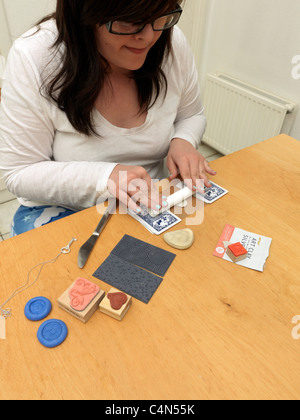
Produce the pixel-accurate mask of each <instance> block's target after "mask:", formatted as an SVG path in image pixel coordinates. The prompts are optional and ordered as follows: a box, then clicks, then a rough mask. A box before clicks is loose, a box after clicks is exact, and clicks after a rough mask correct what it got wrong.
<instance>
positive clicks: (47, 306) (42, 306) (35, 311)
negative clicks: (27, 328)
mask: <svg viewBox="0 0 300 420" xmlns="http://www.w3.org/2000/svg"><path fill="white" fill-rule="evenodd" d="M51 309H52V304H51V302H50V300H49V299H47V298H45V297H43V296H38V297H35V298H33V299H31V300H30V301H29V302H27V304H26V306H25V309H24V313H25V316H26V318H27V319H29V320H30V321H41V320H42V319H44V318H46V316H48V315H49V314H50V312H51Z"/></svg>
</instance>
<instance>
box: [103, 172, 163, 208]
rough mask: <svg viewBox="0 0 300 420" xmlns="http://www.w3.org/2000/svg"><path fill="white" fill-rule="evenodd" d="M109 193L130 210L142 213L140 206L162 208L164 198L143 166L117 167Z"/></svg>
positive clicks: (110, 180)
mask: <svg viewBox="0 0 300 420" xmlns="http://www.w3.org/2000/svg"><path fill="white" fill-rule="evenodd" d="M107 186H108V191H109V192H110V194H112V195H114V196H115V197H117V198H118V199H119V200H120V201H121V202H122V203H123V204H125V205H126V206H127V207H128V208H130V209H131V210H133V211H135V212H136V213H140V212H141V208H140V205H143V206H146V207H147V208H151V209H153V210H159V209H160V208H161V207H162V206H163V203H162V197H161V196H160V194H159V192H158V190H157V189H156V188H155V186H154V184H153V181H152V179H151V177H150V175H149V174H148V172H147V171H146V170H145V169H144V168H143V167H142V166H129V165H117V166H116V167H115V168H114V170H113V171H112V173H111V175H110V177H109V180H108V184H107Z"/></svg>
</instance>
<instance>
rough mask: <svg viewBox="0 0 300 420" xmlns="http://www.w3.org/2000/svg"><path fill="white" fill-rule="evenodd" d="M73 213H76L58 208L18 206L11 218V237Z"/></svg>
mask: <svg viewBox="0 0 300 420" xmlns="http://www.w3.org/2000/svg"><path fill="white" fill-rule="evenodd" d="M74 213H76V212H75V211H73V210H69V209H66V208H64V207H60V206H37V207H25V206H20V207H19V208H18V210H17V211H16V213H15V215H14V218H13V222H12V225H11V236H17V235H20V234H21V233H24V232H28V231H29V230H32V229H35V228H37V227H40V226H44V225H47V224H48V223H51V222H54V221H55V220H59V219H62V218H64V217H66V216H70V215H71V214H74Z"/></svg>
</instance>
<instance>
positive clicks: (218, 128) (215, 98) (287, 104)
mask: <svg viewBox="0 0 300 420" xmlns="http://www.w3.org/2000/svg"><path fill="white" fill-rule="evenodd" d="M203 103H204V107H205V114H206V117H207V129H206V133H205V135H204V137H203V142H204V143H206V144H208V145H209V146H211V147H213V148H214V149H216V150H218V151H219V152H221V153H222V154H224V155H228V154H229V153H232V152H235V151H237V150H241V149H243V148H245V147H248V146H251V145H253V144H255V143H259V142H261V141H263V140H267V139H268V138H271V137H274V136H277V135H279V134H282V133H285V134H289V133H290V130H291V128H292V124H293V122H294V118H295V114H296V110H297V105H296V104H295V103H293V102H291V101H288V100H286V99H284V98H280V97H279V96H276V95H273V94H271V93H268V92H266V91H264V90H262V89H259V88H256V87H254V86H251V85H248V84H246V83H244V82H242V81H240V80H237V79H234V78H232V77H231V76H228V75H225V74H222V73H219V74H217V75H212V74H208V75H207V79H206V85H205V92H204V97H203Z"/></svg>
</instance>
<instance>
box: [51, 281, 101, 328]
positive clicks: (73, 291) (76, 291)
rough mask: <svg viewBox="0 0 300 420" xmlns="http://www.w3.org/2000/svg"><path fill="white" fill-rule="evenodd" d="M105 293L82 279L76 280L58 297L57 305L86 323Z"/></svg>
mask: <svg viewBox="0 0 300 420" xmlns="http://www.w3.org/2000/svg"><path fill="white" fill-rule="evenodd" d="M104 295H105V292H104V291H103V290H101V289H100V288H99V287H98V286H97V285H96V284H94V283H92V282H91V281H89V280H87V279H84V278H80V277H79V278H77V279H76V280H75V281H74V283H73V284H72V285H71V286H70V287H69V288H68V289H67V290H66V291H65V292H64V293H63V294H62V295H61V296H60V298H59V299H58V305H59V307H60V308H62V309H64V310H65V311H67V312H69V313H70V314H72V315H73V316H75V317H76V318H78V319H79V320H80V321H82V322H87V321H88V320H89V319H90V318H91V316H92V315H93V314H94V313H95V312H96V310H97V307H98V306H99V303H100V302H101V300H102V299H103V298H104Z"/></svg>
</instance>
